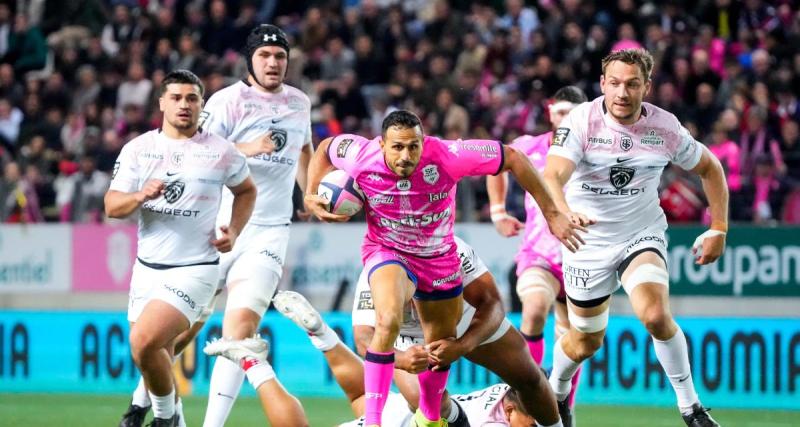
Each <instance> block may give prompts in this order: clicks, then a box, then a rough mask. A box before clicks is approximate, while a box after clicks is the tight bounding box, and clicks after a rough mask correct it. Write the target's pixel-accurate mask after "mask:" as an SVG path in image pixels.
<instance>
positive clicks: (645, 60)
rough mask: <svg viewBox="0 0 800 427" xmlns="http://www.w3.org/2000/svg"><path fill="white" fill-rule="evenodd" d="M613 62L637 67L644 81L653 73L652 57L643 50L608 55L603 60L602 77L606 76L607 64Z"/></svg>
mask: <svg viewBox="0 0 800 427" xmlns="http://www.w3.org/2000/svg"><path fill="white" fill-rule="evenodd" d="M614 61H620V62H624V63H626V64H629V65H636V66H638V67H639V69H640V70H642V74H644V80H645V81H648V80H650V73H652V72H653V55H651V54H650V52H648V51H646V50H645V49H622V50H618V51H616V52H611V53H609V54H608V55H606V57H605V58H603V62H602V64H603V75H606V67H608V64H610V63H612V62H614Z"/></svg>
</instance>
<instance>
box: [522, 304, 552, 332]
mask: <svg viewBox="0 0 800 427" xmlns="http://www.w3.org/2000/svg"><path fill="white" fill-rule="evenodd" d="M545 322H547V311H545V310H544V309H542V308H540V307H537V308H535V309H531V310H526V309H525V308H523V310H522V323H523V324H525V325H527V326H528V327H529V328H531V329H533V330H535V331H540V330H542V328H544V324H545Z"/></svg>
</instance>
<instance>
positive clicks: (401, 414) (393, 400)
mask: <svg viewBox="0 0 800 427" xmlns="http://www.w3.org/2000/svg"><path fill="white" fill-rule="evenodd" d="M413 417H414V414H413V413H411V410H410V409H409V408H408V402H406V399H405V398H403V395H402V394H400V393H393V392H389V397H388V398H387V399H386V406H384V407H383V415H381V425H382V426H383V427H407V426H408V425H410V424H411V419H412V418H413ZM339 427H364V417H361V418H359V419H357V420H353V421H349V422H346V423H344V424H339Z"/></svg>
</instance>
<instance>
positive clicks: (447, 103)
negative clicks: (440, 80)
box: [431, 87, 469, 139]
mask: <svg viewBox="0 0 800 427" xmlns="http://www.w3.org/2000/svg"><path fill="white" fill-rule="evenodd" d="M431 116H432V117H431V121H432V124H433V126H432V128H431V131H432V133H433V134H434V135H445V134H446V133H451V134H452V135H451V136H453V137H454V138H449V139H459V138H468V137H469V114H467V110H466V109H465V108H464V107H462V106H460V105H458V104H456V103H455V102H454V101H453V92H452V91H451V90H450V88H447V87H443V88H441V89H439V92H438V93H437V94H436V108H435V109H434V110H433V111H432V112H431Z"/></svg>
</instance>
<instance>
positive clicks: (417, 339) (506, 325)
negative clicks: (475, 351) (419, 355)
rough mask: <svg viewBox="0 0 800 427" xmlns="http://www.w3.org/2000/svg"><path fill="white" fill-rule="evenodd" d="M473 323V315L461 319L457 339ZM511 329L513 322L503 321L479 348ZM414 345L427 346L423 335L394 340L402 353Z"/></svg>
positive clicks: (399, 336) (403, 336)
mask: <svg viewBox="0 0 800 427" xmlns="http://www.w3.org/2000/svg"><path fill="white" fill-rule="evenodd" d="M470 322H472V315H469V316H465V317H462V318H461V321H460V322H458V326H457V327H456V337H458V338H461V336H462V335H464V332H466V330H467V328H469V324H470ZM510 328H511V322H509V321H508V319H505V318H504V319H503V323H501V324H500V326H498V327H497V330H495V331H494V333H493V334H492V335H491V336H490V337H489V338H486V339H485V340H483V342H482V343H480V344H478V345H479V346H481V345H485V344H490V343H493V342H495V341H497V340H499V339H500V338H503V335H505V334H506V332H508V330H509V329H510ZM412 345H425V338H423V337H422V335H421V334H420V335H403V334H400V335H398V336H397V339H395V340H394V348H395V349H397V350H400V351H406V350H408V348H409V347H411V346H412Z"/></svg>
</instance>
